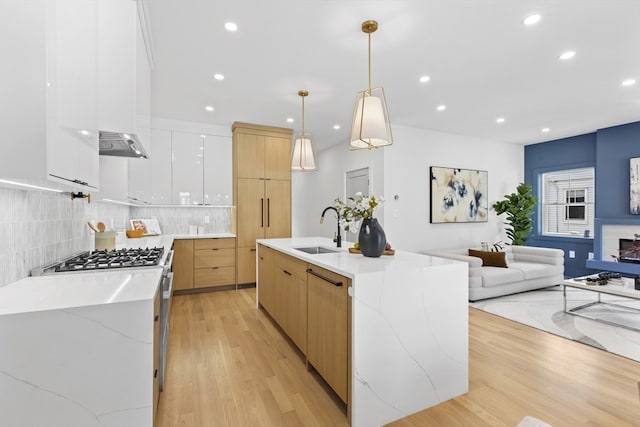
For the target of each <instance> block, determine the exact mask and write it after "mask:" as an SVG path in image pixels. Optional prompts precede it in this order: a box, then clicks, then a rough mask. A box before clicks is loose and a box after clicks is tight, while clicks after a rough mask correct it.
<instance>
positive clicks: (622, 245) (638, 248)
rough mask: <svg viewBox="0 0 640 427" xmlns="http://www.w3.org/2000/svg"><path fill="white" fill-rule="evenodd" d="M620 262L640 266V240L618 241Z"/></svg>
mask: <svg viewBox="0 0 640 427" xmlns="http://www.w3.org/2000/svg"><path fill="white" fill-rule="evenodd" d="M618 244H619V246H618V248H619V255H618V261H620V262H632V263H634V264H640V240H635V239H633V240H632V239H618Z"/></svg>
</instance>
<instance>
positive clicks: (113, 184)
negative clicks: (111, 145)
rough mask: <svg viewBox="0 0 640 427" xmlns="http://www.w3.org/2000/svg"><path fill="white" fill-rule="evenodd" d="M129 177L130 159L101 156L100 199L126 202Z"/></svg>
mask: <svg viewBox="0 0 640 427" xmlns="http://www.w3.org/2000/svg"><path fill="white" fill-rule="evenodd" d="M128 179H129V159H127V158H126V157H116V156H100V192H99V193H98V198H99V199H102V200H115V201H119V202H126V201H127V197H126V196H127V189H128V185H129V180H128Z"/></svg>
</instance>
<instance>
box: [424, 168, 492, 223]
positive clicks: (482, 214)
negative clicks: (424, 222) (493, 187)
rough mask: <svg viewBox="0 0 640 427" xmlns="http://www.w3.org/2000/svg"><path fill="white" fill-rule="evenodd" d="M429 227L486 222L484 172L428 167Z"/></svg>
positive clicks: (486, 199)
mask: <svg viewBox="0 0 640 427" xmlns="http://www.w3.org/2000/svg"><path fill="white" fill-rule="evenodd" d="M429 169H430V176H431V199H430V200H431V217H430V219H429V222H431V223H432V224H437V223H446V222H487V220H488V212H489V201H488V198H487V192H488V189H489V185H488V175H489V174H488V172H487V171H481V170H472V169H458V168H444V167H438V166H431V167H430V168H429Z"/></svg>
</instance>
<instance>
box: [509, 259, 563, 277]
mask: <svg viewBox="0 0 640 427" xmlns="http://www.w3.org/2000/svg"><path fill="white" fill-rule="evenodd" d="M510 267H511V268H513V269H517V270H520V271H522V273H523V274H524V278H525V279H527V280H528V279H539V278H541V277H548V276H553V275H554V274H556V273H557V272H558V268H556V266H555V265H550V264H538V263H536V262H518V261H515V262H512V263H511V265H510Z"/></svg>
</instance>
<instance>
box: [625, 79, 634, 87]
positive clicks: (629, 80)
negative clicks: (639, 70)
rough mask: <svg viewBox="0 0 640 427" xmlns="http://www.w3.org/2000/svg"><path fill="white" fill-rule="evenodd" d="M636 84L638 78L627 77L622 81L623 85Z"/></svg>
mask: <svg viewBox="0 0 640 427" xmlns="http://www.w3.org/2000/svg"><path fill="white" fill-rule="evenodd" d="M634 84H636V79H627V80H625V81H623V82H622V86H633V85H634Z"/></svg>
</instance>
